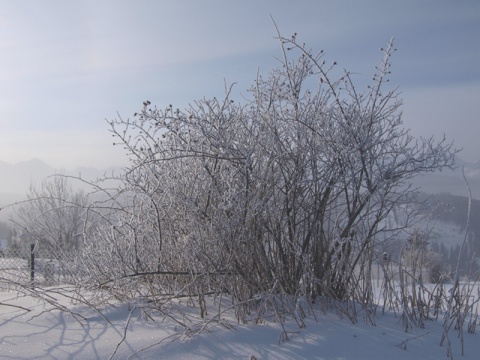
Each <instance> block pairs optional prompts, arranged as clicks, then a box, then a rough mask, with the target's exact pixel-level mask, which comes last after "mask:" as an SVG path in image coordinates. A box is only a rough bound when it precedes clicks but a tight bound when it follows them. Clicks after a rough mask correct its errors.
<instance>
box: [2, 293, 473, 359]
mask: <svg viewBox="0 0 480 360" xmlns="http://www.w3.org/2000/svg"><path fill="white" fill-rule="evenodd" d="M49 296H53V298H55V301H60V303H63V304H65V306H66V308H67V309H68V310H69V311H71V312H72V313H69V312H68V311H66V312H65V311H59V310H58V309H53V308H52V306H51V305H49V304H48V302H47V303H46V302H45V301H43V300H38V299H35V298H33V297H30V296H25V295H19V294H18V293H16V292H12V291H10V292H0V324H1V325H0V358H1V359H109V358H112V359H169V360H174V359H185V360H190V359H191V360H196V359H244V360H248V359H250V358H251V356H254V357H255V358H256V359H257V360H260V359H276V360H282V359H325V360H326V359H336V360H341V359H342V360H343V359H345V360H346V359H348V360H350V359H372V360H375V359H388V360H395V359H410V360H416V359H418V360H420V359H421V360H425V359H447V351H446V347H445V346H443V347H442V346H440V345H439V344H440V339H441V335H442V322H441V321H440V320H439V321H438V322H436V321H428V322H426V324H425V327H424V328H413V329H409V330H408V332H405V329H404V328H403V327H402V321H401V320H400V316H399V314H398V313H397V314H394V313H386V314H384V315H382V311H381V310H380V308H379V309H378V310H377V316H376V325H375V326H374V325H371V324H370V323H368V321H366V320H365V316H364V314H363V315H362V314H360V315H359V321H358V322H357V323H356V324H353V323H352V322H351V321H350V320H348V319H347V318H345V317H343V318H342V317H341V316H339V315H337V314H335V313H333V312H327V313H322V312H320V311H318V312H316V313H315V315H314V314H312V313H311V314H310V315H307V318H306V321H305V324H306V327H305V328H299V326H298V325H297V324H296V323H295V322H294V321H288V322H287V324H286V330H287V331H288V337H289V339H288V340H286V341H280V340H281V338H282V336H281V335H282V327H281V325H280V324H278V323H265V324H263V325H253V324H249V325H239V324H237V323H236V321H235V318H234V316H233V314H228V312H227V313H225V320H228V321H229V323H230V324H232V325H233V329H228V328H226V327H225V326H222V325H220V324H217V325H215V326H213V325H214V323H211V324H210V325H212V326H209V327H208V331H203V332H202V333H200V334H198V335H195V336H189V337H185V336H183V337H178V336H175V334H178V333H179V332H182V331H183V330H182V328H181V327H180V326H178V324H176V323H175V322H174V321H172V320H171V319H165V318H164V317H161V316H159V315H155V314H153V313H151V316H152V318H151V319H148V318H147V319H145V317H144V316H141V314H140V312H139V311H138V310H136V311H133V312H132V313H131V316H130V317H129V314H130V311H129V308H130V309H132V308H133V306H132V304H117V305H110V306H108V307H106V306H104V307H101V308H98V310H100V312H101V313H102V314H100V313H99V312H98V311H96V310H95V309H93V308H91V307H88V306H86V305H78V304H73V303H72V302H71V301H66V300H65V299H61V295H60V294H58V293H52V294H50V295H49ZM10 305H14V306H10ZM27 309H28V310H29V311H27ZM73 313H76V314H78V315H81V316H82V317H83V319H80V318H79V319H78V320H76V319H75V318H74V315H73ZM102 315H103V316H105V317H106V318H107V319H108V320H109V321H110V324H109V323H108V322H107V321H106V320H105V319H104V318H103V317H102ZM189 316H190V318H192V317H193V316H197V320H200V319H198V308H192V312H191V314H189ZM125 329H126V331H125ZM457 334H458V332H456V331H452V332H450V336H449V338H450V341H451V342H452V348H453V358H456V359H465V360H470V359H478V358H479V354H480V341H479V334H478V333H473V334H468V333H467V332H466V331H465V335H464V345H465V355H464V356H462V355H461V346H460V340H459V338H458V336H457ZM124 335H126V337H125V340H124V341H123V342H122V339H123V337H124ZM172 335H173V336H172ZM119 343H121V344H120V346H118V344H119ZM117 347H118V348H117ZM116 349H117V350H116ZM115 351H116V352H115ZM114 352H115V354H114ZM112 354H114V356H112Z"/></svg>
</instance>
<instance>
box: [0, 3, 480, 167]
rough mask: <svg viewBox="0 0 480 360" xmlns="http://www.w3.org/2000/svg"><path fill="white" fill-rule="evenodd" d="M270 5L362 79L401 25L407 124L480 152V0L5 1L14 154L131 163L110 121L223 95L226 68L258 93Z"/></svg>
mask: <svg viewBox="0 0 480 360" xmlns="http://www.w3.org/2000/svg"><path fill="white" fill-rule="evenodd" d="M270 14H271V15H272V16H273V17H274V18H275V20H276V22H277V25H278V26H279V28H280V30H281V32H282V33H283V34H284V35H285V36H290V35H291V34H292V33H293V32H297V33H298V38H299V39H301V40H302V41H305V42H307V43H308V44H309V45H310V47H312V48H314V49H324V50H325V51H326V54H327V55H326V58H327V59H328V60H331V61H333V60H336V61H337V63H338V64H339V66H340V67H342V68H343V67H345V68H347V69H349V70H351V71H353V72H357V73H358V75H356V78H357V79H358V81H359V83H362V84H363V83H366V82H368V80H369V79H370V77H371V74H372V73H373V67H374V66H375V65H376V63H377V62H378V60H379V59H380V57H381V55H380V53H379V51H378V49H379V48H380V47H382V46H384V45H385V44H386V42H387V41H388V40H389V39H390V38H391V37H394V38H395V43H396V47H397V48H398V52H397V54H396V56H395V57H394V58H393V75H392V80H391V81H392V83H393V84H396V85H399V86H400V90H401V91H402V96H403V98H404V100H405V105H404V107H403V111H404V122H405V125H406V126H407V127H410V128H411V129H412V130H413V132H414V134H415V135H423V136H428V135H431V134H435V135H437V136H441V135H442V134H443V133H446V135H447V136H448V137H449V138H450V139H454V140H455V141H456V144H457V146H458V147H463V148H464V152H463V153H462V154H461V155H460V156H461V157H463V158H464V159H466V160H475V159H480V141H479V137H480V115H479V114H480V66H479V64H480V1H477V0H470V1H469V0H458V1H453V0H451V1H446V0H423V1H418V0H402V1H385V0H367V1H356V0H351V1H342V0H323V1H313V0H312V1H285V0H275V1H273V0H272V1H268V0H264V1H260V0H257V1H254V0H243V1H227V0H205V1H201V0H190V1H182V0H178V1H153V0H152V1H145V0H131V1H122V0H115V1H105V0H102V1H86V0H82V1H65V0H58V1H53V0H50V1H45V0H42V1H25V0H15V1H13V0H11V1H5V0H0V161H6V162H9V163H16V162H19V161H24V160H28V159H31V158H34V157H37V158H40V159H42V160H45V161H46V162H48V163H49V164H51V165H53V166H55V167H57V168H66V169H73V168H75V167H77V166H94V167H106V166H110V165H118V164H120V165H121V164H125V162H126V158H125V156H124V154H123V151H122V150H121V149H119V148H115V147H113V146H112V137H111V135H110V133H109V132H108V125H107V123H106V122H105V119H112V118H114V117H115V116H116V112H117V111H118V112H119V113H120V114H121V115H122V116H124V117H129V116H131V115H132V114H133V113H134V112H136V111H137V110H138V109H140V108H141V105H142V102H143V101H144V100H147V99H148V100H150V101H151V102H152V103H154V104H156V105H158V106H162V107H163V106H166V105H168V104H173V105H174V106H175V107H184V106H186V105H187V104H188V103H189V102H192V101H193V100H195V99H198V98H201V97H204V96H205V97H207V98H210V97H213V96H217V97H219V96H222V93H223V88H224V80H226V81H227V82H228V83H231V82H237V83H238V84H237V86H236V89H237V90H238V91H239V92H244V91H245V90H246V89H247V88H248V87H249V86H250V84H251V83H252V80H253V79H254V78H255V76H256V73H257V69H259V71H260V72H261V73H266V72H268V71H269V69H270V68H271V67H272V66H274V65H275V60H274V58H273V57H274V56H278V55H279V54H280V52H279V51H280V50H279V45H278V42H277V41H276V40H274V37H275V36H276V32H275V29H274V26H273V24H272V22H271V20H270Z"/></svg>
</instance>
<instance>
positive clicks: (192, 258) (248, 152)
mask: <svg viewBox="0 0 480 360" xmlns="http://www.w3.org/2000/svg"><path fill="white" fill-rule="evenodd" d="M280 43H281V46H282V55H283V60H282V63H281V64H280V66H279V67H278V68H277V69H274V70H273V71H271V72H270V74H268V75H266V76H265V77H264V76H258V77H257V78H256V80H255V84H254V86H253V87H252V88H251V89H249V96H246V97H247V99H248V100H245V103H243V104H242V103H240V102H238V101H236V100H235V99H232V98H231V97H230V91H227V94H226V96H225V98H224V99H222V100H219V99H215V98H214V99H212V100H208V99H201V100H198V101H197V102H195V103H194V104H192V105H191V106H190V107H189V108H187V109H185V110H179V109H175V108H173V107H172V106H171V105H170V106H167V107H165V108H159V107H156V106H153V105H151V104H150V102H148V101H146V102H145V103H144V107H143V109H142V110H141V111H140V112H139V113H137V114H135V116H134V118H133V119H123V118H118V119H116V120H113V121H112V122H111V130H112V132H113V135H114V136H115V137H116V140H115V142H116V143H117V144H120V145H121V146H124V147H125V148H126V149H127V152H128V156H129V158H130V161H131V162H130V166H129V167H128V168H127V169H126V172H125V174H124V175H123V176H122V182H123V185H122V186H121V188H119V189H118V193H117V194H114V195H112V201H113V203H114V204H115V206H112V209H113V210H114V211H113V210H112V211H111V212H110V213H109V214H108V215H105V219H106V221H107V224H108V225H105V226H104V227H103V228H102V229H101V230H100V231H98V232H97V233H96V234H94V235H93V236H90V237H89V238H88V239H87V240H86V247H85V254H84V261H85V262H86V263H87V266H88V268H89V269H90V276H91V280H92V281H93V283H96V284H98V285H102V287H107V288H109V289H111V290H112V291H117V293H120V292H124V293H125V294H127V293H128V294H131V295H132V296H133V295H138V294H139V293H142V295H143V296H148V297H150V299H155V301H159V299H162V298H164V297H168V296H170V297H179V296H195V297H196V298H197V297H198V299H199V301H200V303H201V299H202V297H203V295H205V294H216V295H221V294H229V295H230V296H232V298H233V300H234V301H235V302H240V303H242V304H243V303H245V301H249V300H254V301H259V300H260V299H262V298H265V297H267V296H284V295H287V296H291V297H293V298H295V297H302V298H306V299H309V300H310V301H315V300H317V299H320V298H322V299H323V298H325V297H327V298H332V299H339V300H344V299H354V300H358V301H362V302H363V303H367V302H369V301H371V299H372V297H371V283H370V278H371V277H370V268H371V264H372V261H373V260H374V259H375V258H376V256H377V255H376V252H375V247H376V245H377V242H378V241H380V240H379V239H381V241H385V239H386V238H388V236H390V235H393V234H395V231H396V230H398V229H399V228H405V227H408V226H409V225H410V222H411V220H412V218H413V215H414V214H413V212H414V210H413V209H415V208H414V207H408V206H406V204H409V203H410V202H412V201H415V199H416V192H415V190H413V189H412V188H411V187H410V186H409V180H410V179H411V178H413V177H414V176H416V175H418V174H422V173H425V172H431V171H435V170H438V169H441V168H443V167H449V166H452V165H453V160H454V153H455V150H454V149H453V148H452V146H451V144H449V143H446V142H445V139H442V140H441V141H439V142H436V141H435V140H434V139H426V140H425V139H414V138H413V137H412V135H411V134H410V132H409V130H407V129H405V128H403V126H402V120H401V112H400V106H401V100H400V98H399V95H398V92H397V90H396V89H395V88H386V87H387V85H388V79H387V77H388V74H389V73H390V68H391V64H390V60H391V56H392V55H393V53H394V52H395V49H394V47H393V44H392V43H390V44H388V46H387V47H386V48H385V49H382V50H381V51H382V54H383V59H382V61H381V62H380V64H379V65H378V66H376V67H375V68H376V70H375V74H374V76H373V81H372V83H371V85H370V86H369V87H368V88H367V89H365V91H361V90H360V89H357V88H356V87H355V85H354V81H353V80H354V79H353V76H352V74H350V73H349V72H345V73H342V74H340V75H339V76H335V75H334V72H335V69H336V68H335V67H334V66H333V65H332V66H329V65H326V62H325V60H324V54H323V53H322V52H320V53H318V54H315V53H313V52H311V51H310V50H309V49H308V48H307V47H305V45H300V44H299V43H297V41H296V38H295V36H294V37H292V38H290V39H287V38H282V37H280ZM395 208H397V209H399V211H400V210H402V211H405V212H407V214H406V215H405V216H404V217H403V218H404V219H406V220H405V221H404V222H402V223H395V224H393V225H392V224H391V222H387V221H385V220H386V218H387V216H388V215H389V214H390V213H391V212H392V210H393V209H395ZM387 230H388V231H387ZM380 234H381V236H380ZM127 287H128V289H127ZM249 306H250V305H249Z"/></svg>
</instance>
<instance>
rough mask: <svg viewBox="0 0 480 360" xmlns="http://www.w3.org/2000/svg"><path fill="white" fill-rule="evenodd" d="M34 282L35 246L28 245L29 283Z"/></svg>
mask: <svg viewBox="0 0 480 360" xmlns="http://www.w3.org/2000/svg"><path fill="white" fill-rule="evenodd" d="M34 280H35V244H30V282H31V284H32V286H33V281H34Z"/></svg>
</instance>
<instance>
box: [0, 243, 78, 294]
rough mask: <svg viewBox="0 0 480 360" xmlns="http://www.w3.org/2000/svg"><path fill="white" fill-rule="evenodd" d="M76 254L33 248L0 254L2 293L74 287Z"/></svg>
mask: <svg viewBox="0 0 480 360" xmlns="http://www.w3.org/2000/svg"><path fill="white" fill-rule="evenodd" d="M74 259H75V257H74V256H73V254H69V253H66V252H64V251H58V250H57V251H55V250H53V249H49V248H46V247H41V246H39V245H35V244H32V245H30V246H29V247H24V248H18V249H6V250H3V251H2V252H0V291H7V290H11V289H13V288H14V287H16V286H54V285H60V284H73V283H74V282H75V279H76V278H78V276H79V269H78V265H77V263H76V262H75V261H74Z"/></svg>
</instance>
